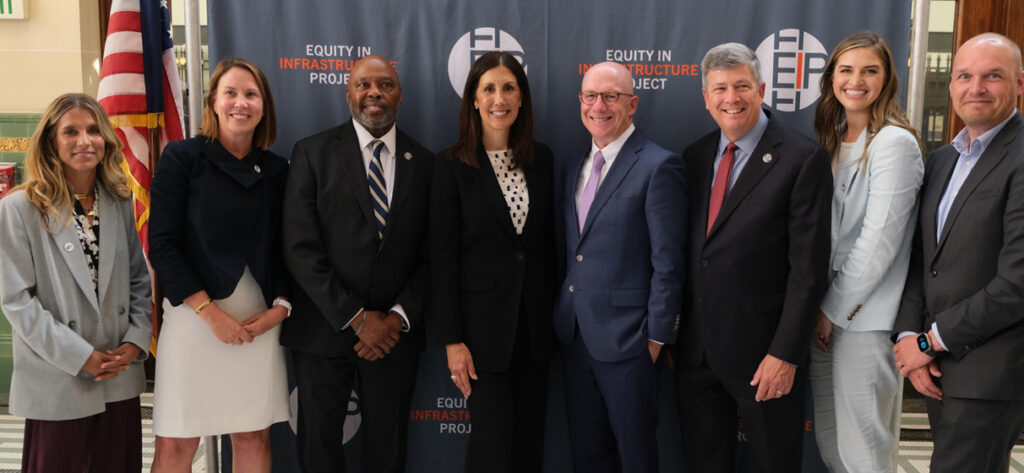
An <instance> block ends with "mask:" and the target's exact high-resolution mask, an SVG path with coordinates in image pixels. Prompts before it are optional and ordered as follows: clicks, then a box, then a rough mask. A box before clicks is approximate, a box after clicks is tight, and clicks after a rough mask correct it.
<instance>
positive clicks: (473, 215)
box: [430, 51, 555, 473]
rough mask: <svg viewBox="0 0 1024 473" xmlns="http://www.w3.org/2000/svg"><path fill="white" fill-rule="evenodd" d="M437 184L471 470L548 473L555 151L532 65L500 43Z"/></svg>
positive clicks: (435, 219)
mask: <svg viewBox="0 0 1024 473" xmlns="http://www.w3.org/2000/svg"><path fill="white" fill-rule="evenodd" d="M446 155H447V156H446V158H447V159H444V158H441V159H439V162H438V164H437V166H436V167H435V170H434V179H433V183H432V188H431V220H432V221H431V226H430V227H431V230H430V233H431V235H430V237H431V238H430V239H431V268H432V273H433V276H432V284H433V288H434V290H433V296H434V317H435V320H436V321H437V324H436V325H437V336H438V340H439V341H440V342H441V344H442V345H444V346H445V349H446V351H447V357H448V369H449V370H450V371H451V375H452V376H451V377H452V382H454V383H455V385H456V386H457V387H458V388H459V390H460V391H462V394H463V395H464V396H466V397H467V398H468V406H469V411H470V416H471V417H472V419H473V431H472V433H471V434H470V437H469V446H468V451H467V453H466V471H467V472H470V473H472V472H513V471H514V472H539V471H541V464H542V461H543V454H542V451H543V445H544V419H545V404H546V398H547V379H548V361H549V360H550V358H551V355H552V352H553V350H554V334H553V330H552V325H551V316H552V308H553V305H554V290H555V250H554V221H553V217H552V210H553V209H552V203H551V193H552V155H551V151H550V150H549V149H548V147H547V146H544V145H542V144H540V143H536V142H534V141H533V108H532V104H531V101H530V87H529V84H528V83H527V81H526V73H525V71H524V70H523V67H522V66H521V65H520V64H519V62H518V61H517V60H516V59H515V58H514V57H513V56H511V55H510V54H508V53H505V52H499V51H493V52H489V53H487V54H484V55H483V56H481V57H480V58H479V59H477V61H476V62H475V63H474V64H473V67H472V68H471V69H470V72H469V77H468V78H467V79H466V87H465V91H464V92H463V95H462V105H461V107H460V113H459V140H458V142H456V143H455V145H454V146H452V147H451V148H450V149H449V150H448V151H447V153H446Z"/></svg>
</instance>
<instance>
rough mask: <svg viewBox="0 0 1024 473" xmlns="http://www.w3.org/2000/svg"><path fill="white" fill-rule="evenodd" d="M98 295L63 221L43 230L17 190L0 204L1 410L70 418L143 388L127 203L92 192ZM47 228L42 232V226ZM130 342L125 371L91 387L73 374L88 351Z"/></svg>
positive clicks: (135, 240)
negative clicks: (8, 347)
mask: <svg viewBox="0 0 1024 473" xmlns="http://www.w3.org/2000/svg"><path fill="white" fill-rule="evenodd" d="M97 187H98V189H99V190H98V192H99V204H98V205H99V218H100V239H99V242H100V258H99V262H100V267H99V275H98V278H97V286H99V297H98V298H97V296H96V291H95V290H94V289H93V284H92V278H91V276H90V275H89V267H88V264H87V263H86V260H85V253H84V252H83V251H82V245H81V243H80V242H79V240H78V236H77V234H76V232H75V227H74V225H73V224H71V223H70V222H69V223H68V225H66V226H65V225H64V222H61V221H57V222H54V221H53V219H50V220H49V221H48V224H47V225H44V224H43V222H42V220H41V219H40V214H39V210H37V209H36V208H35V207H34V206H33V205H32V204H31V203H29V202H28V200H27V199H26V198H25V193H24V192H21V191H18V192H14V193H13V194H9V195H8V196H7V197H5V198H4V199H3V200H0V262H2V263H0V307H2V308H3V312H4V315H6V316H7V319H8V320H9V321H10V322H11V327H12V328H13V332H14V337H13V346H14V373H13V375H12V376H11V398H10V402H11V406H10V407H11V413H13V414H16V415H19V416H22V417H27V418H30V419H38V420H67V419H77V418H81V417H86V416H90V415H93V414H97V413H100V412H103V411H104V409H105V403H108V402H114V401H121V400H125V399H130V398H132V397H135V396H138V395H139V393H140V392H142V391H143V389H145V387H146V380H145V375H144V374H143V368H142V360H143V359H145V358H146V356H147V355H146V353H147V352H148V350H149V342H150V337H151V336H152V324H151V322H150V315H151V312H152V311H151V302H150V300H151V297H150V292H151V288H150V281H149V271H148V269H147V268H146V261H145V258H144V257H143V254H142V248H141V246H140V244H139V237H138V234H137V233H136V231H135V223H134V221H133V218H132V212H131V201H127V200H126V201H120V200H117V199H116V198H115V197H113V196H112V195H111V194H110V193H108V192H107V191H106V189H105V188H104V187H103V186H102V185H98V186H97ZM47 227H49V228H47ZM123 342H131V343H133V344H135V345H137V346H138V347H139V348H141V349H142V352H141V353H140V355H139V357H138V359H137V360H135V361H133V362H132V363H131V366H130V367H129V368H128V370H127V371H124V372H122V373H121V374H120V375H118V376H117V377H116V378H114V379H110V380H106V381H100V382H96V381H93V380H92V377H91V376H89V375H88V374H86V373H84V372H82V371H81V367H82V365H84V364H85V361H86V359H87V358H88V357H89V355H90V354H91V353H92V351H93V350H94V349H95V350H100V351H103V350H109V349H113V348H117V347H118V346H119V345H121V344H122V343H123Z"/></svg>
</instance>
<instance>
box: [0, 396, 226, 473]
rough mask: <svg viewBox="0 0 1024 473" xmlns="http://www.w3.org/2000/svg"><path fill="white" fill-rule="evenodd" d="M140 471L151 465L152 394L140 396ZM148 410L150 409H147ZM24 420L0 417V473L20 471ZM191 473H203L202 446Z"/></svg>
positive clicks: (6, 416)
mask: <svg viewBox="0 0 1024 473" xmlns="http://www.w3.org/2000/svg"><path fill="white" fill-rule="evenodd" d="M142 407H143V419H142V471H144V472H148V471H149V467H150V465H152V463H153V448H154V447H153V419H152V407H153V394H152V393H145V394H143V395H142ZM147 408H150V409H147ZM147 417H148V418H147ZM24 423H25V419H23V418H21V417H16V416H12V415H9V414H4V415H0V473H13V472H19V471H21V437H22V435H23V434H24V430H25V428H24ZM192 472H193V473H205V472H206V462H205V457H204V456H203V445H202V444H200V445H199V451H198V452H197V453H196V458H195V459H194V460H192Z"/></svg>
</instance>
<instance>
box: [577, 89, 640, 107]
mask: <svg viewBox="0 0 1024 473" xmlns="http://www.w3.org/2000/svg"><path fill="white" fill-rule="evenodd" d="M623 95H625V96H626V97H632V96H633V94H624V93H622V92H591V91H583V92H580V102H583V105H594V102H597V98H598V97H601V100H602V101H604V104H605V105H612V104H614V103H616V102H618V101H619V97H620V96H623Z"/></svg>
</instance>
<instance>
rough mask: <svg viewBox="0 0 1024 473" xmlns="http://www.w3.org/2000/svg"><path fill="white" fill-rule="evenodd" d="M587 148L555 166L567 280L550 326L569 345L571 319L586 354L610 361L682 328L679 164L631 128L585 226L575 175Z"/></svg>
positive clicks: (666, 339) (682, 181)
mask: <svg viewBox="0 0 1024 473" xmlns="http://www.w3.org/2000/svg"><path fill="white" fill-rule="evenodd" d="M588 153H589V148H588V151H587V152H585V153H581V154H579V155H577V156H574V157H573V158H571V159H568V160H566V162H565V164H564V168H563V170H562V172H561V173H560V177H559V180H560V181H561V183H560V194H561V196H560V198H559V199H560V200H559V205H560V206H561V215H560V217H559V219H558V221H559V223H558V225H559V228H558V229H557V231H558V234H559V235H560V236H559V239H560V241H559V245H564V247H563V248H562V249H561V250H560V259H561V261H560V263H559V264H560V265H561V268H560V271H562V272H563V274H564V275H565V276H564V279H563V281H562V286H561V289H560V290H559V293H558V302H557V305H556V309H555V333H556V334H557V336H558V339H559V341H561V342H562V343H564V344H566V345H569V344H571V343H572V342H573V338H574V337H575V333H576V327H579V331H580V336H581V337H582V339H583V341H584V342H585V343H586V346H587V349H588V350H589V351H590V354H591V356H593V357H594V359H596V360H598V361H603V362H615V361H622V360H626V359H629V358H632V357H635V356H638V355H640V354H641V353H646V350H647V341H648V340H649V339H653V340H657V341H659V342H662V343H672V341H674V340H675V338H676V330H677V329H678V327H679V313H680V309H681V305H682V288H683V281H684V279H685V278H684V274H685V260H684V250H685V248H686V242H685V240H686V167H685V165H684V163H683V161H682V159H681V158H680V157H679V155H678V154H674V153H672V152H670V151H667V150H665V149H664V148H662V147H660V146H658V145H657V144H656V143H654V142H652V141H649V140H648V139H647V137H646V136H644V134H643V133H642V132H641V131H640V130H639V129H636V130H635V131H634V132H633V134H632V135H631V136H630V137H629V138H628V139H626V142H625V143H624V144H623V146H622V149H621V150H620V151H619V154H618V156H616V158H615V161H613V162H612V164H611V168H610V169H609V170H608V173H607V174H606V175H605V178H604V181H602V182H601V186H600V187H598V189H597V194H596V195H595V196H594V202H593V203H592V204H591V206H590V211H589V212H588V213H587V221H586V222H585V224H584V226H583V230H582V232H581V231H580V228H579V223H578V222H579V217H578V216H577V209H576V199H575V197H574V196H575V194H574V193H575V191H576V182H577V180H578V177H579V173H580V172H581V170H580V168H581V167H582V165H583V161H584V160H585V159H586V157H587V154H588Z"/></svg>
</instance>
